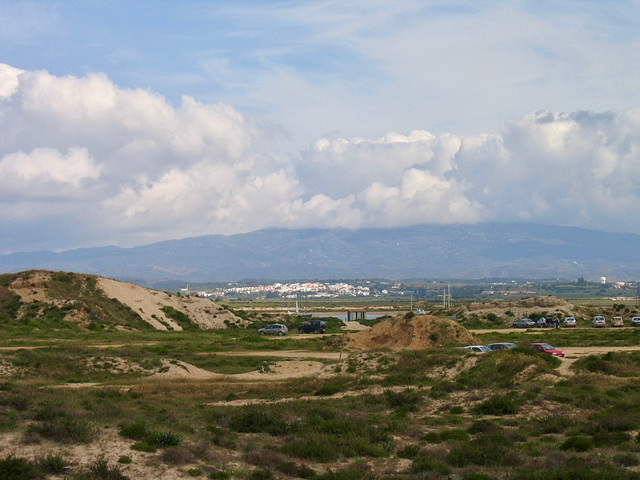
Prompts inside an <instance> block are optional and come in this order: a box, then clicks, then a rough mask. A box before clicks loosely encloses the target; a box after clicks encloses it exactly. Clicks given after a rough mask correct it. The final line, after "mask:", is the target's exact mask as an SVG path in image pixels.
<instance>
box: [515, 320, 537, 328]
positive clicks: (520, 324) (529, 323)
mask: <svg viewBox="0 0 640 480" xmlns="http://www.w3.org/2000/svg"><path fill="white" fill-rule="evenodd" d="M512 326H513V328H532V327H535V326H536V322H534V321H533V320H531V319H530V318H522V319H520V320H516V321H515V322H513V325H512Z"/></svg>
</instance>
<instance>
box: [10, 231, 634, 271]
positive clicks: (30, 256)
mask: <svg viewBox="0 0 640 480" xmlns="http://www.w3.org/2000/svg"><path fill="white" fill-rule="evenodd" d="M639 247H640V235H634V234H624V233H607V232H601V231H595V230H587V229H581V228H576V227H556V226H548V225H537V224H515V223H511V224H502V223H487V224H480V225H419V226H412V227H403V228H393V229H360V230H346V229H307V230H286V229H265V230H258V231H254V232H250V233H245V234H236V235H207V236H201V237H191V238H184V239H181V240H170V241H165V242H159V243H154V244H150V245H145V246H140V247H133V248H120V247H95V248H80V249H74V250H69V251H65V252H59V253H55V252H32V253H14V254H8V255H0V272H18V271H21V270H27V269H34V268H42V269H47V270H63V271H74V272H81V273H92V274H97V275H101V276H106V277H110V278H117V279H130V280H134V281H141V282H142V283H144V282H155V281H170V280H177V281H184V282H215V281H238V280H248V279H273V280H292V279H337V278H387V279H410V278H414V279H418V278H420V279H461V280H464V279H467V280H471V279H482V278H505V279H508V278H529V279H538V278H565V279H576V278H578V277H584V278H586V279H587V280H596V279H598V278H600V277H601V276H606V277H607V278H610V279H611V280H637V279H638V278H640V248H639Z"/></svg>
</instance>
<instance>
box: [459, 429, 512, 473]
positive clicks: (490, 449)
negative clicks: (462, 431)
mask: <svg viewBox="0 0 640 480" xmlns="http://www.w3.org/2000/svg"><path fill="white" fill-rule="evenodd" d="M446 461H447V463H448V464H450V465H453V466H456V467H466V466H467V465H479V466H486V467H489V466H512V465H515V464H517V463H518V458H517V457H516V455H515V453H514V450H513V446H512V443H511V442H510V441H509V440H508V439H506V438H505V437H504V436H503V435H497V434H493V435H481V436H479V437H478V438H476V439H474V440H472V441H470V442H463V443H457V444H455V445H454V446H453V448H452V449H451V450H450V452H449V453H448V454H447V457H446Z"/></svg>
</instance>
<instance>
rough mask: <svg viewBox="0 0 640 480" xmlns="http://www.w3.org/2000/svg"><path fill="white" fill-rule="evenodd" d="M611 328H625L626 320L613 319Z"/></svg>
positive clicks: (620, 318)
mask: <svg viewBox="0 0 640 480" xmlns="http://www.w3.org/2000/svg"><path fill="white" fill-rule="evenodd" d="M611 326H612V327H624V320H623V319H622V317H617V316H616V317H613V318H612V319H611Z"/></svg>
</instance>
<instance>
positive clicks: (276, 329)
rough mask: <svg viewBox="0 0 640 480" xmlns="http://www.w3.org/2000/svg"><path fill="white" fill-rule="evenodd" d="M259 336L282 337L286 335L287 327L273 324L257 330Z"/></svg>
mask: <svg viewBox="0 0 640 480" xmlns="http://www.w3.org/2000/svg"><path fill="white" fill-rule="evenodd" d="M258 333H259V334H260V335H278V336H280V337H281V336H283V335H286V334H287V327H285V326H284V325H279V324H277V323H274V324H272V325H267V326H266V327H262V328H259V329H258Z"/></svg>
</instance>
